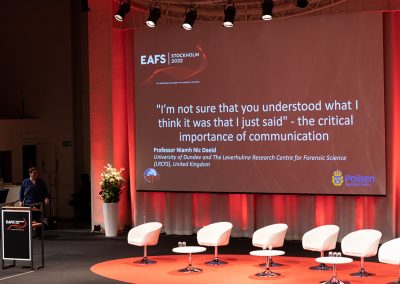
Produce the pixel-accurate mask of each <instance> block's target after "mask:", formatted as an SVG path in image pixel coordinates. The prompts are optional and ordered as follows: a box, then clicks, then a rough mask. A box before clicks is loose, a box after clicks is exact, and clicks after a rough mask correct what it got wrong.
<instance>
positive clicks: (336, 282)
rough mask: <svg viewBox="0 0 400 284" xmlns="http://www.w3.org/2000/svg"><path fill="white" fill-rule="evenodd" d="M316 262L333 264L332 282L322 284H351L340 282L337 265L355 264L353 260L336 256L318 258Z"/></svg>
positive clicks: (322, 283) (322, 282)
mask: <svg viewBox="0 0 400 284" xmlns="http://www.w3.org/2000/svg"><path fill="white" fill-rule="evenodd" d="M315 261H316V262H319V263H326V264H333V270H332V271H333V276H332V278H331V280H328V281H321V282H320V283H321V284H349V283H350V282H349V281H340V280H339V279H337V274H336V265H337V264H345V263H350V262H353V259H351V258H349V257H335V256H326V257H318V258H316V259H315Z"/></svg>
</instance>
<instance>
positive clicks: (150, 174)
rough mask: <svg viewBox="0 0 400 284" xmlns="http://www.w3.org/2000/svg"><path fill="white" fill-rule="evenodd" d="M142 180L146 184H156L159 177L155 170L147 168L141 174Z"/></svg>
mask: <svg viewBox="0 0 400 284" xmlns="http://www.w3.org/2000/svg"><path fill="white" fill-rule="evenodd" d="M143 177H144V180H145V181H147V182H156V181H159V180H160V175H159V174H158V172H157V171H156V169H153V168H148V169H146V170H145V171H144V173H143Z"/></svg>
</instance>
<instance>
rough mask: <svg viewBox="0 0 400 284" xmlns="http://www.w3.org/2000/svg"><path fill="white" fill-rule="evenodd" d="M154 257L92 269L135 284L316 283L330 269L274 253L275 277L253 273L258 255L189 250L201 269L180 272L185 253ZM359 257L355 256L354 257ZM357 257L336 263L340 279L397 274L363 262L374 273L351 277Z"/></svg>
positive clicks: (384, 278)
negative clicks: (215, 260) (318, 268)
mask: <svg viewBox="0 0 400 284" xmlns="http://www.w3.org/2000/svg"><path fill="white" fill-rule="evenodd" d="M149 258H150V259H152V260H156V261H157V263H156V264H152V265H138V264H134V263H133V262H134V261H136V260H139V259H141V258H140V257H135V258H123V259H116V260H110V261H105V262H101V263H98V264H95V265H93V266H92V267H91V268H90V269H91V271H92V272H94V273H96V274H98V275H101V276H104V277H107V278H111V279H114V280H119V281H124V282H128V283H135V284H163V283H168V284H179V283H182V284H183V283H184V284H188V283H189V284H200V283H207V284H208V283H230V284H232V283H234V284H236V283H239V284H247V283H260V282H259V281H268V282H272V283H283V284H293V283H307V284H308V283H310V284H311V283H316V284H318V283H319V282H320V281H323V280H329V279H330V278H331V276H332V272H331V271H312V270H309V269H308V267H309V266H314V265H317V264H318V263H316V262H315V260H314V259H313V258H303V257H289V256H278V257H274V261H276V262H279V263H281V264H283V265H284V266H281V267H273V268H272V269H271V270H272V271H273V272H278V273H281V274H282V275H281V276H278V277H275V278H268V279H267V278H263V277H257V276H255V274H256V273H258V272H262V271H263V270H264V269H263V268H262V267H259V266H258V264H260V263H262V262H263V261H264V259H263V258H262V257H256V256H251V255H221V256H220V259H221V260H224V261H228V262H229V263H228V264H227V265H223V266H217V267H216V266H208V265H206V264H204V262H206V261H208V260H211V259H212V258H213V255H204V254H197V255H196V254H193V256H192V262H193V266H194V267H196V268H201V269H203V272H199V273H181V272H178V269H180V268H184V267H186V266H187V264H188V256H187V255H163V256H151V257H149ZM358 260H359V259H358ZM359 265H360V262H359V261H354V262H353V263H350V264H343V265H338V266H337V275H338V278H339V279H340V280H342V281H350V282H351V283H365V284H374V283H376V284H378V283H379V284H384V283H388V282H392V281H395V280H396V278H397V276H398V269H397V266H395V265H389V264H382V263H374V262H366V263H365V270H366V271H368V272H373V273H376V276H374V277H369V278H362V279H361V278H355V277H352V276H350V275H349V273H352V272H356V271H358V270H359V268H360V267H359Z"/></svg>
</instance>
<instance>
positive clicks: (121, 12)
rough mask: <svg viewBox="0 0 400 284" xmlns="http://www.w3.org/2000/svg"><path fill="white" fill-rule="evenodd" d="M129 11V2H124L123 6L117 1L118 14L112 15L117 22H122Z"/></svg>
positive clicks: (128, 0) (127, 0)
mask: <svg viewBox="0 0 400 284" xmlns="http://www.w3.org/2000/svg"><path fill="white" fill-rule="evenodd" d="M130 10H131V1H130V0H126V1H125V2H124V3H123V4H121V1H119V8H118V12H117V13H116V14H115V15H114V18H115V19H116V20H117V21H119V22H122V21H123V20H124V18H125V15H126V14H128V13H129V11H130Z"/></svg>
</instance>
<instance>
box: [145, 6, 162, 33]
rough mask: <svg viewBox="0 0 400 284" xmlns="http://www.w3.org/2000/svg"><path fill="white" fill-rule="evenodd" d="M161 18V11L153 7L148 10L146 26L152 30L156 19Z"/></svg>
mask: <svg viewBox="0 0 400 284" xmlns="http://www.w3.org/2000/svg"><path fill="white" fill-rule="evenodd" d="M160 16H161V9H160V8H158V7H154V8H151V9H150V14H149V17H148V18H147V21H146V25H147V26H148V27H150V28H154V27H155V26H156V24H157V21H158V19H159V18H160Z"/></svg>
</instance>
